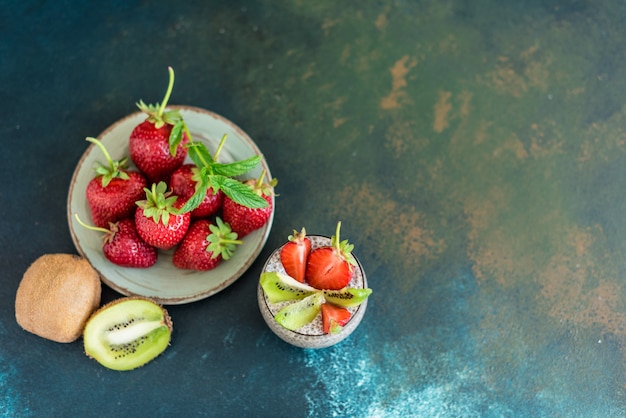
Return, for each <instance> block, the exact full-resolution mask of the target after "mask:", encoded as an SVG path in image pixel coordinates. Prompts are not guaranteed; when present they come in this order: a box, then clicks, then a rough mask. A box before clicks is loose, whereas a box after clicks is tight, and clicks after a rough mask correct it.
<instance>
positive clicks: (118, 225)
mask: <svg viewBox="0 0 626 418" xmlns="http://www.w3.org/2000/svg"><path fill="white" fill-rule="evenodd" d="M74 216H75V217H76V220H77V221H78V223H80V224H81V225H82V226H84V227H86V228H89V229H91V230H94V231H100V232H104V234H105V235H104V237H103V244H102V250H103V252H104V256H105V257H106V258H107V259H108V260H109V261H110V262H112V263H113V264H117V265H118V266H122V267H134V268H147V267H150V266H152V265H154V263H156V261H157V256H158V253H157V249H156V248H155V247H153V246H151V245H148V244H146V243H145V242H144V240H142V239H141V237H140V236H139V234H138V233H137V228H136V227H135V222H134V221H133V220H132V219H131V218H126V219H122V220H121V221H118V222H111V223H110V224H109V228H110V229H105V228H100V227H92V226H89V225H86V224H84V223H83V222H82V221H81V220H80V219H79V218H78V214H75V215H74Z"/></svg>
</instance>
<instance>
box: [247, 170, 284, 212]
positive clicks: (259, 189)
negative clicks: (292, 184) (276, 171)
mask: <svg viewBox="0 0 626 418" xmlns="http://www.w3.org/2000/svg"><path fill="white" fill-rule="evenodd" d="M265 173H266V170H263V172H262V173H261V175H260V176H259V178H258V179H256V182H255V183H254V186H253V187H252V191H253V192H254V193H255V194H256V195H257V196H272V195H273V194H274V187H276V185H277V184H278V180H277V179H275V178H273V179H272V180H270V182H269V183H265V181H264V179H265ZM265 206H267V205H265Z"/></svg>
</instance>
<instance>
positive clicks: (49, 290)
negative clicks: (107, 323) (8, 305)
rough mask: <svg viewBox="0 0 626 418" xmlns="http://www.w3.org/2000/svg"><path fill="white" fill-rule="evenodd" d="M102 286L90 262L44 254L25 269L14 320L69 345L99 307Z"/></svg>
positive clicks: (79, 334) (17, 295)
mask: <svg viewBox="0 0 626 418" xmlns="http://www.w3.org/2000/svg"><path fill="white" fill-rule="evenodd" d="M101 291H102V284H101V282H100V276H99V275H98V272H97V271H96V270H95V269H94V268H93V267H92V266H91V264H89V262H88V261H87V260H86V259H85V258H82V257H80V256H77V255H73V254H44V255H42V256H41V257H39V258H38V259H37V260H35V261H34V262H33V263H32V264H31V265H30V266H29V267H28V269H27V270H26V272H25V273H24V276H23V277H22V280H21V282H20V284H19V287H18V289H17V294H16V297H15V319H16V321H17V323H18V324H19V325H20V326H21V327H22V328H23V329H24V330H26V331H28V332H31V333H33V334H35V335H38V336H40V337H43V338H46V339H49V340H52V341H56V342H60V343H70V342H73V341H76V340H77V339H78V337H80V336H81V335H82V332H83V328H84V327H85V324H86V322H87V319H88V318H89V317H90V316H91V314H92V313H93V312H94V311H95V310H96V309H97V308H98V306H99V305H100V296H101Z"/></svg>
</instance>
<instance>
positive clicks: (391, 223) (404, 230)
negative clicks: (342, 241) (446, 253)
mask: <svg viewBox="0 0 626 418" xmlns="http://www.w3.org/2000/svg"><path fill="white" fill-rule="evenodd" d="M338 193H339V195H340V196H339V197H338V198H337V199H335V200H336V201H341V202H346V204H345V205H343V206H341V207H340V208H337V211H338V213H335V214H333V215H334V216H335V217H336V218H337V219H341V217H343V216H345V214H350V222H355V223H356V222H360V223H359V224H358V225H356V226H353V227H358V228H359V229H360V230H361V231H362V234H363V236H369V237H376V240H377V241H378V242H384V243H385V245H381V246H379V247H377V252H378V255H379V257H381V258H382V259H387V260H394V263H401V264H402V265H401V266H400V267H401V268H402V269H403V270H404V271H410V270H411V269H415V268H416V267H417V266H418V265H419V263H420V262H421V261H422V260H424V259H432V258H434V257H436V256H437V255H438V254H440V253H441V252H442V251H443V250H444V249H445V243H444V241H443V240H442V239H439V238H437V237H436V235H435V233H434V232H433V231H432V230H431V229H429V227H428V226H427V224H428V222H427V219H426V216H425V214H423V213H422V212H420V211H419V210H418V209H417V208H415V207H413V206H411V205H405V204H400V203H398V202H396V201H395V200H393V198H392V195H391V194H390V193H388V192H386V191H385V190H378V189H375V188H373V186H372V185H371V184H357V185H351V186H348V187H346V188H345V189H343V190H340V191H339V192H338ZM391 214H393V216H390V215H391Z"/></svg>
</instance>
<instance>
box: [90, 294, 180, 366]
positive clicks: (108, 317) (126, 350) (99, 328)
mask: <svg viewBox="0 0 626 418" xmlns="http://www.w3.org/2000/svg"><path fill="white" fill-rule="evenodd" d="M172 329H173V324H172V320H171V318H170V316H169V314H168V312H167V310H166V309H165V308H163V307H162V306H160V305H159V304H157V303H156V302H154V301H153V300H151V299H148V298H143V297H125V298H121V299H118V300H115V301H113V302H110V303H108V304H107V305H104V306H103V307H101V308H100V309H98V310H97V311H96V312H95V313H94V314H93V315H92V316H91V318H90V319H89V321H87V324H86V326H85V331H84V333H83V340H84V344H85V353H86V354H87V355H88V356H89V357H91V358H93V359H95V360H96V361H98V362H99V363H100V364H102V365H103V366H105V367H108V368H109V369H113V370H132V369H135V368H137V367H140V366H143V365H144V364H146V363H148V362H149V361H151V360H153V359H154V358H155V357H157V356H158V355H159V354H161V353H162V352H163V351H165V349H166V348H167V346H168V345H169V344H170V339H171V335H172Z"/></svg>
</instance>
